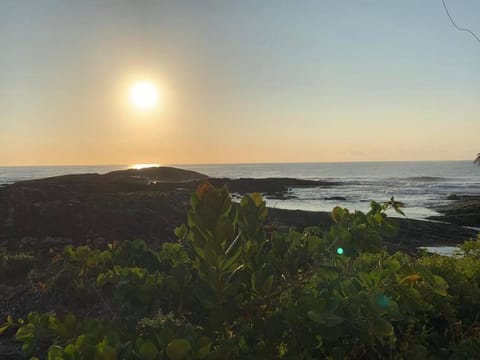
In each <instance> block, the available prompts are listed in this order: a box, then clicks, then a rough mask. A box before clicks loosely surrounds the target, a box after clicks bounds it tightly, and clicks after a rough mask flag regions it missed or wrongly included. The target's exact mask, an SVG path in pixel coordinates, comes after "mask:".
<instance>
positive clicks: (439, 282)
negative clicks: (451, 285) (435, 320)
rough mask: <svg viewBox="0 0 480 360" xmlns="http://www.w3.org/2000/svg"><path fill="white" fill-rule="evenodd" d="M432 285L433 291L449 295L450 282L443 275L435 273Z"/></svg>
mask: <svg viewBox="0 0 480 360" xmlns="http://www.w3.org/2000/svg"><path fill="white" fill-rule="evenodd" d="M432 287H433V291H435V293H436V294H438V295H441V296H446V295H447V289H448V284H447V282H446V281H445V280H444V279H443V278H442V277H440V276H438V275H433V284H432Z"/></svg>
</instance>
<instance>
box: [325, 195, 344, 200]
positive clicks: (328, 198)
mask: <svg viewBox="0 0 480 360" xmlns="http://www.w3.org/2000/svg"><path fill="white" fill-rule="evenodd" d="M325 200H338V201H345V200H347V198H346V197H344V196H330V197H326V198H325Z"/></svg>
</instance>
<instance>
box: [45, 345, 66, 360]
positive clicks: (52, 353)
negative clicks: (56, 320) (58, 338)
mask: <svg viewBox="0 0 480 360" xmlns="http://www.w3.org/2000/svg"><path fill="white" fill-rule="evenodd" d="M47 360H63V349H62V348H61V347H60V346H58V345H52V346H50V348H49V349H48V355H47Z"/></svg>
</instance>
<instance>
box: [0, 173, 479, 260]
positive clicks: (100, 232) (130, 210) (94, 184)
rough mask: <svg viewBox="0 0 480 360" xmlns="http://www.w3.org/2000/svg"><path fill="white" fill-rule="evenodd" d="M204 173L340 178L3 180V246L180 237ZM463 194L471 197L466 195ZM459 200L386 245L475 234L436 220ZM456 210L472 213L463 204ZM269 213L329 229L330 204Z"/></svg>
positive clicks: (257, 188) (279, 190)
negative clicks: (240, 176)
mask: <svg viewBox="0 0 480 360" xmlns="http://www.w3.org/2000/svg"><path fill="white" fill-rule="evenodd" d="M205 180H208V181H209V182H210V183H211V184H212V185H214V186H224V185H225V186H227V187H228V188H229V190H230V192H232V193H238V194H246V193H251V192H261V193H264V194H266V197H267V198H271V197H273V198H274V199H277V200H278V201H282V200H284V199H288V194H289V190H290V189H291V187H296V188H301V187H304V188H309V187H316V188H318V187H324V188H337V187H338V188H341V186H342V185H341V183H338V182H331V181H321V180H300V179H294V178H264V179H256V178H243V179H228V178H210V177H208V176H207V175H204V174H201V173H198V172H195V171H189V170H182V169H177V168H170V167H157V168H146V169H140V170H134V169H130V170H120V171H113V172H110V173H107V174H104V175H98V174H75V175H63V176H56V177H49V178H44V179H35V180H28V181H20V182H17V183H14V184H10V185H7V186H4V187H0V219H2V221H0V246H5V247H9V248H10V247H16V246H21V247H22V248H25V249H27V248H29V247H32V246H33V247H36V246H42V247H43V246H62V244H63V245H64V244H75V245H82V244H85V243H87V244H88V243H90V244H105V243H108V242H111V241H113V240H123V239H134V238H143V239H144V240H145V241H147V242H149V243H151V244H152V245H154V246H160V244H161V243H163V242H165V241H173V240H175V237H174V229H175V227H177V226H179V225H181V224H183V223H185V222H186V218H187V216H186V213H187V209H188V204H189V198H190V194H191V193H192V192H193V191H194V190H195V188H196V187H197V186H198V185H199V184H201V183H202V182H203V181H205ZM340 192H341V191H339V193H340ZM457 200H458V201H466V199H464V198H463V197H462V198H461V199H457ZM457 200H453V201H452V203H451V204H450V205H448V206H450V207H449V208H448V209H449V210H448V211H450V212H449V213H448V211H447V210H445V211H446V213H447V215H442V216H435V217H434V218H433V217H432V218H431V219H429V220H434V221H428V220H415V219H408V218H396V219H395V221H397V222H398V223H399V228H400V230H399V233H398V234H397V236H395V237H393V238H392V239H389V240H388V241H387V242H386V246H387V248H389V250H391V251H395V250H403V251H407V252H410V253H412V252H414V251H416V248H418V247H420V246H455V245H457V244H459V243H462V242H463V241H466V240H468V239H469V238H472V237H476V235H477V233H478V231H477V230H475V229H469V228H465V227H464V226H462V225H464V224H459V223H452V222H438V221H444V219H447V220H448V219H450V218H451V217H452V213H455V211H457V210H458V209H463V210H465V208H466V207H465V203H460V204H458V203H457V202H456V201H457ZM467 200H468V201H469V202H468V204H469V207H467V209H470V208H471V206H472V202H473V203H475V204H477V205H479V204H480V197H475V199H472V198H468V199H467ZM334 206H335V204H333V203H332V208H333V207H334ZM475 209H477V208H475ZM464 212H465V211H464ZM455 216H457V217H458V216H463V218H465V216H469V215H468V214H467V215H465V213H458V211H457V213H456V215H455ZM470 218H472V216H470ZM268 221H271V222H272V223H275V222H278V224H279V226H281V227H282V228H288V227H295V228H297V229H298V230H300V231H301V230H303V228H304V227H307V226H315V225H319V226H320V228H321V229H323V230H325V229H327V228H328V227H329V225H330V224H331V219H330V215H329V212H324V211H306V210H286V209H279V208H271V207H270V208H269V216H268ZM479 224H480V221H479V222H478V223H476V225H477V226H478V225H479ZM469 225H470V226H472V224H471V223H470V224H469ZM474 225H475V224H474Z"/></svg>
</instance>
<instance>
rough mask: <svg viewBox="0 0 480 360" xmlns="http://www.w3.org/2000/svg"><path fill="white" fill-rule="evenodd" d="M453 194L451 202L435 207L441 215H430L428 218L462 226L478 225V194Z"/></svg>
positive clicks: (479, 224) (479, 208)
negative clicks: (453, 197)
mask: <svg viewBox="0 0 480 360" xmlns="http://www.w3.org/2000/svg"><path fill="white" fill-rule="evenodd" d="M455 196H456V198H455V199H453V200H452V202H450V203H448V204H446V205H441V206H437V207H436V208H435V210H436V211H438V212H439V213H441V214H442V215H435V216H430V217H429V219H431V220H436V221H443V222H448V223H451V224H457V225H462V226H471V227H480V196H467V195H463V196H457V195H455Z"/></svg>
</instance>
